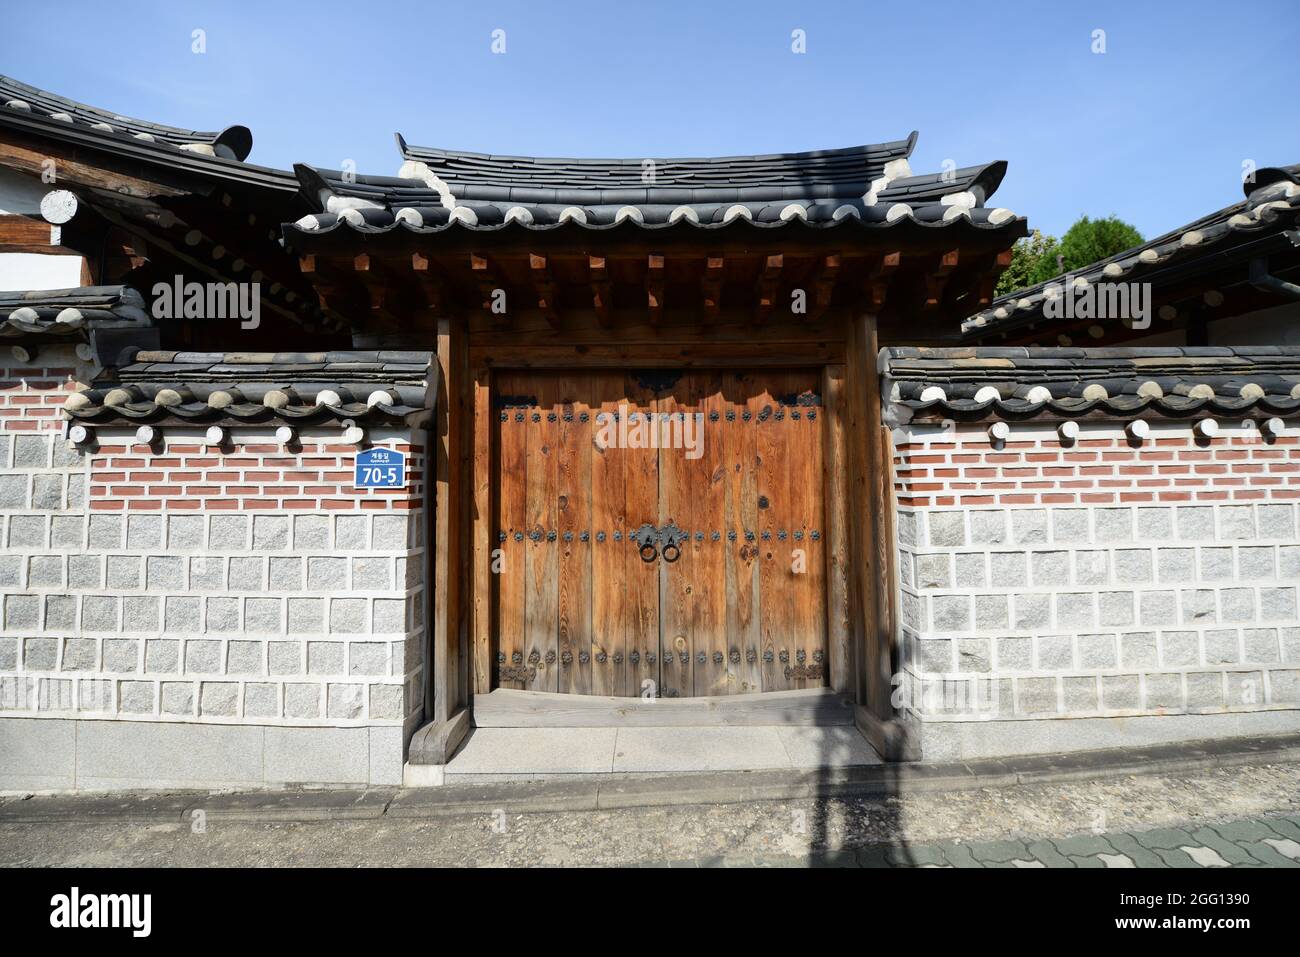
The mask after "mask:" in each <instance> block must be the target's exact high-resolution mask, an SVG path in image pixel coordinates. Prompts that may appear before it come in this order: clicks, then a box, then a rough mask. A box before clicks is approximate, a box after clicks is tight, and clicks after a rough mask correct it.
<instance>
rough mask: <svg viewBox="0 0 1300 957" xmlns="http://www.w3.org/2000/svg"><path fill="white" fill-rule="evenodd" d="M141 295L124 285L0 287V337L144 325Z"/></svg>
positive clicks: (58, 335) (75, 334)
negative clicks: (19, 288) (14, 290)
mask: <svg viewBox="0 0 1300 957" xmlns="http://www.w3.org/2000/svg"><path fill="white" fill-rule="evenodd" d="M151 323H152V320H151V319H150V317H149V314H148V312H146V311H145V304H144V297H143V296H141V295H140V293H139V292H137V291H136V290H134V289H132V288H130V287H128V286H83V287H80V288H77V289H38V290H32V291H19V292H6V291H0V338H6V339H14V338H24V339H25V338H32V337H49V338H55V339H66V338H83V339H84V338H85V337H86V336H87V334H88V333H89V332H90V330H91V328H92V327H98V328H105V329H126V328H134V327H141V328H142V327H146V326H149V325H151Z"/></svg>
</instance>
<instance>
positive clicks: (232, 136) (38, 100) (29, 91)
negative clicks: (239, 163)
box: [0, 76, 253, 160]
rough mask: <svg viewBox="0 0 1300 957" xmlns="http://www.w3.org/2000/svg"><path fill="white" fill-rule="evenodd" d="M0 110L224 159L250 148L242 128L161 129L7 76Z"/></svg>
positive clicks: (0, 85)
mask: <svg viewBox="0 0 1300 957" xmlns="http://www.w3.org/2000/svg"><path fill="white" fill-rule="evenodd" d="M3 110H9V111H21V112H24V113H30V114H32V115H35V116H41V117H45V118H49V119H53V120H56V121H60V122H64V123H68V124H70V125H72V126H79V127H86V128H89V129H93V130H97V131H100V132H103V133H106V134H109V135H110V136H117V137H124V138H133V139H137V140H144V141H146V142H151V143H162V144H164V145H167V146H173V147H176V148H178V149H184V150H190V151H192V152H196V153H203V154H206V155H209V156H219V157H223V158H225V159H233V160H243V159H244V158H245V157H246V156H248V153H249V151H250V150H251V149H252V148H253V134H252V133H251V132H249V130H248V127H246V126H229V127H226V129H224V130H222V131H220V132H218V133H204V132H199V131H197V130H185V129H180V128H178V127H175V126H164V125H162V124H161V123H150V122H148V121H147V120H137V119H133V118H131V117H129V116H122V115H120V114H118V113H113V112H110V111H108V110H101V109H99V108H98V107H94V106H87V105H86V104H84V103H78V102H77V101H75V100H70V99H68V98H67V97H63V96H59V95H57V94H55V93H49V92H46V91H45V90H40V89H37V88H36V87H34V86H28V85H27V84H26V83H21V82H19V81H18V80H15V79H13V78H12V77H7V76H0V111H3Z"/></svg>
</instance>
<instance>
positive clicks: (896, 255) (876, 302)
mask: <svg viewBox="0 0 1300 957" xmlns="http://www.w3.org/2000/svg"><path fill="white" fill-rule="evenodd" d="M902 261H903V254H902V253H901V252H898V251H894V252H888V253H885V254H884V255H882V256H881V257H880V259H879V261H877V263H876V264H875V265H874V266H873V267H872V268H871V270H870V271H869V272H868V273H867V278H866V293H867V306H868V308H869V309H870V310H871V311H872V312H873V313H878V312H880V310H881V309H883V308H884V306H885V299H886V298H888V296H889V284H890V282H891V281H892V280H893V278H894V275H895V274H896V273H897V272H898V267H899V264H900V263H902Z"/></svg>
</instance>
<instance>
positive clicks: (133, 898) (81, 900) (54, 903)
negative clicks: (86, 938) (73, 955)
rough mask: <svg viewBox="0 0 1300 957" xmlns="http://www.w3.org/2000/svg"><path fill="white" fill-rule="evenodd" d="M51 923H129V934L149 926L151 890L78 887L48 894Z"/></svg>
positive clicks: (142, 934)
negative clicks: (88, 890)
mask: <svg viewBox="0 0 1300 957" xmlns="http://www.w3.org/2000/svg"><path fill="white" fill-rule="evenodd" d="M50 907H51V908H52V910H51V911H50V926H51V927H129V928H130V929H131V935H132V936H133V937H148V936H149V931H150V929H151V928H152V923H153V920H152V910H153V895H152V894H82V893H81V889H80V888H79V887H74V888H72V892H71V893H68V894H55V895H54V896H53V897H51V898H50Z"/></svg>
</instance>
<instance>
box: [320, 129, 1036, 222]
mask: <svg viewBox="0 0 1300 957" xmlns="http://www.w3.org/2000/svg"><path fill="white" fill-rule="evenodd" d="M398 142H399V145H400V147H401V149H402V155H403V157H404V158H405V163H404V164H403V166H402V169H401V171H400V175H399V176H397V177H381V176H355V175H346V176H345V175H344V174H343V173H340V172H336V171H331V170H322V169H315V168H312V167H308V166H298V167H295V171H296V172H297V173H298V176H299V178H300V180H301V181H302V184H303V191H304V193H305V194H306V195H308V196H309V197H312V198H314V199H315V200H316V201H317V202H318V203H319V205H320V212H318V213H315V214H311V215H308V216H305V217H303V218H302V219H300V220H299V221H298V222H297V223H296V224H295V226H296V228H297V229H298V230H301V231H303V232H329V231H331V230H334V229H336V228H338V227H339V226H341V225H346V226H349V227H351V228H353V229H355V230H357V231H359V232H387V231H389V230H393V229H396V228H399V227H400V228H404V229H406V230H409V231H412V232H415V233H431V232H439V231H442V230H445V229H450V228H468V229H476V230H489V229H504V228H516V229H518V228H522V229H530V230H543V229H550V228H554V227H558V226H563V225H565V224H568V223H572V224H574V225H575V226H581V227H586V228H589V229H602V228H612V227H616V226H621V225H622V224H624V223H628V224H631V227H635V228H642V229H660V228H665V227H670V226H675V225H677V224H679V223H680V224H682V225H683V226H687V225H690V226H695V227H700V228H717V227H722V226H729V225H731V224H732V223H742V222H743V223H747V224H751V225H753V226H760V227H781V226H785V225H787V224H789V223H792V222H801V223H804V224H806V225H809V226H814V227H820V228H826V227H834V226H838V225H841V224H848V223H857V224H864V225H870V226H887V225H894V224H897V223H910V224H914V225H915V224H920V225H924V226H930V227H935V226H942V225H949V224H958V223H961V224H965V226H966V227H967V228H969V227H970V226H976V227H981V228H996V227H999V226H1003V225H1005V224H1008V223H1014V222H1016V221H1017V219H1016V216H1015V215H1014V214H1013V213H1012V212H1011V211H1010V210H1006V209H997V208H993V209H990V208H987V207H986V206H985V205H984V204H985V202H986V201H987V199H988V198H989V197H990V196H991V195H992V194H993V192H994V190H996V189H997V187H998V185H999V183H1001V181H1002V177H1003V175H1004V174H1005V172H1006V164H1005V163H1004V162H1001V161H999V162H996V163H988V164H984V165H982V166H972V167H966V168H964V169H956V170H951V171H948V172H946V173H936V174H929V175H921V176H913V175H912V173H911V170H910V168H909V166H908V161H907V157H908V155H909V154H910V153H911V151H912V148H913V146H914V145H915V142H916V134H915V133H913V134H912V135H911V136H909V137H908V138H907V139H904V140H897V141H894V142H889V143H882V144H878V145H874V146H856V147H849V148H847V149H836V150H820V151H815V152H806V153H783V154H771V155H763V156H726V157H714V158H689V159H559V158H541V157H526V156H492V155H487V154H481V153H465V152H457V151H452V150H438V149H431V148H425V147H410V146H408V145H407V144H406V142H405V141H404V140H402V139H401V137H400V136H399V137H398Z"/></svg>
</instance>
